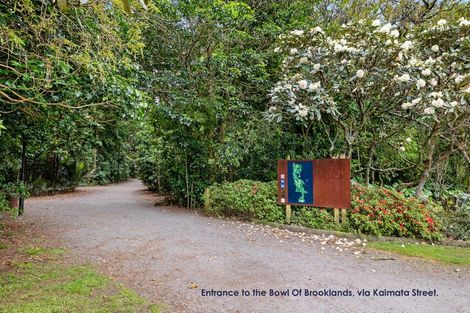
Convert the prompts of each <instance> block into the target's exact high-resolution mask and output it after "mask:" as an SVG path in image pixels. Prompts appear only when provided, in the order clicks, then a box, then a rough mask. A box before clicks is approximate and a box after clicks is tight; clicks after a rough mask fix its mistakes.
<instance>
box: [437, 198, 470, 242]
mask: <svg viewBox="0 0 470 313" xmlns="http://www.w3.org/2000/svg"><path fill="white" fill-rule="evenodd" d="M440 200H441V203H442V205H443V206H444V210H443V211H442V212H441V219H442V224H443V231H444V233H445V235H446V236H447V237H451V238H453V239H459V240H469V239H470V194H469V193H465V192H463V191H461V190H448V191H447V190H446V191H444V192H443V194H441V195H440Z"/></svg>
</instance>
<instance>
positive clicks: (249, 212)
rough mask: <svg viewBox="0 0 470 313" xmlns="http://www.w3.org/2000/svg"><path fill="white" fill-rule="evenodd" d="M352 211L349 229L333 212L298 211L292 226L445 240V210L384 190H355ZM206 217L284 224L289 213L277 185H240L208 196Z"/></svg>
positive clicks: (221, 186) (212, 191)
mask: <svg viewBox="0 0 470 313" xmlns="http://www.w3.org/2000/svg"><path fill="white" fill-rule="evenodd" d="M351 193H352V195H351V196H352V201H351V205H352V208H351V209H350V210H348V223H347V224H346V225H336V224H335V223H334V218H333V214H332V211H333V210H328V209H320V208H306V207H293V213H292V222H293V223H294V224H297V225H301V226H306V227H311V228H318V229H333V230H342V231H348V232H356V233H362V234H368V235H376V236H380V235H382V236H399V237H416V238H423V239H430V240H437V239H441V238H442V234H441V228H442V226H441V224H440V222H439V218H438V216H437V214H436V213H437V211H438V210H439V207H438V206H436V205H434V204H427V205H425V204H422V203H420V202H419V201H418V200H417V199H415V198H407V197H405V196H404V195H403V194H401V193H399V192H397V191H395V190H391V189H387V188H384V187H378V186H371V187H365V186H361V185H359V184H353V186H352V191H351ZM203 200H204V208H205V212H206V213H207V214H209V215H215V216H235V217H239V218H242V219H245V220H256V221H261V222H278V223H284V220H285V219H284V207H283V206H279V205H278V204H277V186H276V182H268V183H263V182H258V181H251V180H239V181H236V182H231V183H223V184H216V185H212V186H210V187H209V188H207V189H206V191H205V193H204V196H203Z"/></svg>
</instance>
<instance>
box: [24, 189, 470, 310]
mask: <svg viewBox="0 0 470 313" xmlns="http://www.w3.org/2000/svg"><path fill="white" fill-rule="evenodd" d="M154 203H155V196H153V195H152V194H149V193H148V192H146V191H145V187H144V186H143V185H142V184H141V183H140V182H139V181H137V180H130V181H128V182H125V183H121V184H117V185H109V186H104V187H89V188H82V189H80V190H79V191H78V192H76V193H71V194H64V195H57V196H50V197H37V198H32V199H29V200H28V201H27V203H26V215H25V217H23V220H24V221H25V222H26V223H35V225H36V226H37V227H40V228H41V229H43V230H44V232H46V233H49V234H53V235H54V236H57V238H58V239H60V240H61V241H62V242H63V243H64V245H65V246H66V247H68V248H70V249H71V250H73V251H74V252H75V253H76V254H77V255H81V256H82V257H83V260H86V261H90V262H93V263H95V264H98V266H99V267H100V268H101V269H102V270H103V272H105V273H106V274H108V275H111V276H112V277H115V278H116V279H117V280H119V281H122V282H124V283H126V284H127V285H128V286H130V287H131V288H134V289H135V290H136V291H138V292H139V293H140V294H141V295H142V296H144V297H147V298H149V299H151V300H153V301H155V302H163V303H166V304H167V305H168V306H167V307H168V309H167V311H166V312H178V313H183V312H191V313H196V312H201V313H209V312H243V313H248V312H270V313H271V312H282V313H287V312H296V313H298V312H469V308H470V293H469V292H470V287H469V286H470V271H469V269H468V268H467V269H465V268H462V269H460V270H459V271H456V270H457V267H450V266H444V265H440V264H436V263H433V262H427V261H421V260H418V259H411V258H404V257H403V258H402V257H398V256H393V257H392V260H390V256H391V255H390V254H381V253H378V252H374V251H373V250H368V249H367V248H366V249H363V248H362V245H359V246H350V243H348V242H347V241H340V240H339V239H338V238H326V237H324V238H321V237H320V238H317V237H311V236H308V235H305V234H294V233H290V232H288V231H284V230H278V229H274V228H271V227H267V226H260V225H256V224H255V225H254V224H250V223H241V222H237V221H231V220H225V219H212V218H209V217H205V216H200V215H199V214H198V213H197V212H194V211H187V210H184V209H179V208H174V207H157V206H154ZM335 242H336V244H335ZM393 258H395V259H393ZM387 259H388V260H387ZM203 289H205V290H212V289H213V290H214V291H226V292H228V291H232V292H235V291H238V292H239V293H240V292H241V290H242V289H244V290H245V291H250V296H240V295H239V296H235V295H231V296H229V295H226V296H220V297H218V296H211V295H210V294H211V292H210V291H209V292H208V293H209V295H208V296H202V295H201V294H202V290H203ZM253 289H258V290H259V291H266V292H267V295H266V296H262V295H258V296H253ZM270 289H272V290H277V291H285V290H289V296H280V295H279V296H269V290H270ZM330 289H331V290H330ZM362 289H365V290H368V291H370V292H371V295H370V296H359V294H358V291H360V290H362ZM374 289H378V290H384V289H386V290H389V291H394V293H395V295H389V296H378V295H374ZM402 289H404V291H409V292H410V295H409V296H406V295H403V294H401V293H402V291H401V290H402ZM412 289H419V290H426V291H432V292H431V295H430V296H419V297H418V296H413V295H412ZM434 289H435V290H436V291H435V292H436V293H437V295H434ZM299 290H301V292H302V294H301V295H297V293H298V292H299ZM306 290H307V291H308V292H307V293H308V294H309V295H308V296H307V295H305V293H306ZM339 291H340V292H339ZM340 294H341V295H340Z"/></svg>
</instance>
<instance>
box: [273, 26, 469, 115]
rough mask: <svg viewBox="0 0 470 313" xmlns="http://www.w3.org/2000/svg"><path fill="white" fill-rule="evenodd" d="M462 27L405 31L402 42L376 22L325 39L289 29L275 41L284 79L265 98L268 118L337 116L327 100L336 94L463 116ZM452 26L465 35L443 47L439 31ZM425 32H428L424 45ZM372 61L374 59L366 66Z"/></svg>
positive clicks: (466, 88)
mask: <svg viewBox="0 0 470 313" xmlns="http://www.w3.org/2000/svg"><path fill="white" fill-rule="evenodd" d="M469 25H470V22H469V21H468V20H466V19H465V18H461V19H460V20H458V21H456V22H447V21H446V20H443V19H441V20H439V21H437V22H435V23H434V24H433V25H431V27H430V29H429V30H426V29H424V30H420V29H412V30H411V31H409V32H408V34H406V36H405V35H403V34H400V30H399V28H398V27H397V26H396V25H392V24H391V23H386V22H382V21H381V20H378V19H377V20H373V21H370V22H365V21H363V22H357V23H356V24H354V23H347V24H345V25H342V27H341V30H340V31H338V33H336V34H335V36H327V35H325V32H324V31H323V29H321V28H320V27H315V28H312V29H310V30H309V31H304V30H293V31H291V32H289V33H288V34H287V35H282V36H280V39H281V41H282V43H281V44H280V45H279V47H276V48H275V49H274V51H275V52H282V51H285V52H286V53H288V55H287V56H286V58H285V59H284V61H283V74H284V79H283V80H282V81H280V82H279V83H278V84H277V85H276V86H275V87H274V88H273V89H272V90H271V93H270V96H271V103H272V105H273V107H275V110H272V111H270V112H271V113H270V114H272V116H276V114H285V113H286V112H287V113H288V114H292V115H294V117H295V118H296V119H298V120H301V121H305V120H306V119H313V118H319V116H320V115H321V114H322V113H323V112H326V113H328V114H336V113H337V107H336V103H335V101H334V100H333V99H334V98H335V97H336V96H337V95H338V94H347V95H348V96H349V95H354V96H355V97H356V96H359V95H360V96H361V97H363V98H364V99H365V100H364V101H369V100H370V101H371V102H375V103H376V102H377V97H382V98H381V99H382V100H381V101H382V102H387V101H388V102H394V103H400V104H401V108H402V109H404V110H408V112H412V113H413V114H422V115H423V116H429V115H436V114H448V113H454V114H457V113H458V112H459V110H463V109H466V110H469V106H468V105H466V104H468V103H467V101H468V94H470V79H469V78H470V76H469V74H468V73H465V66H464V64H463V63H462V62H463V61H462V60H463V59H462V58H461V54H462V52H461V51H463V48H459V46H460V47H464V46H465V45H467V46H468V45H469V40H470V36H469V35H468V33H469V30H468V26H469ZM458 27H460V28H466V29H467V35H462V36H461V37H460V39H459V40H457V41H456V43H455V44H454V45H453V46H452V48H449V46H448V45H449V43H448V42H449V41H448V40H447V38H446V32H447V31H449V29H453V30H454V31H455V29H456V28H458ZM428 31H433V32H434V33H433V36H432V38H431V40H430V39H429V38H430V37H429V36H427V35H426V34H427V32H428ZM422 38H427V39H426V40H423V39H422ZM371 59H375V60H376V61H375V62H374V65H373V66H368V65H367V64H369V62H368V60H371ZM368 97H369V100H367V98H368ZM372 99H373V100H372ZM465 105H466V106H465ZM283 112H284V113H283ZM436 116H437V115H436Z"/></svg>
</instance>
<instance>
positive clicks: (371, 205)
mask: <svg viewBox="0 0 470 313" xmlns="http://www.w3.org/2000/svg"><path fill="white" fill-rule="evenodd" d="M351 207H352V209H351V212H350V216H349V223H350V226H351V228H353V229H354V230H355V231H357V232H359V233H364V234H370V235H376V236H378V235H382V236H398V237H417V238H423V239H440V238H442V234H441V233H440V225H439V223H438V222H437V220H436V214H435V213H436V212H435V211H436V207H435V206H434V205H433V204H428V205H426V204H423V203H421V202H420V201H419V200H417V199H416V198H406V197H405V196H404V195H403V194H401V193H399V192H397V191H395V190H391V189H387V188H384V187H378V186H370V187H364V186H361V185H359V184H354V185H353V186H352V192H351Z"/></svg>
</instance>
